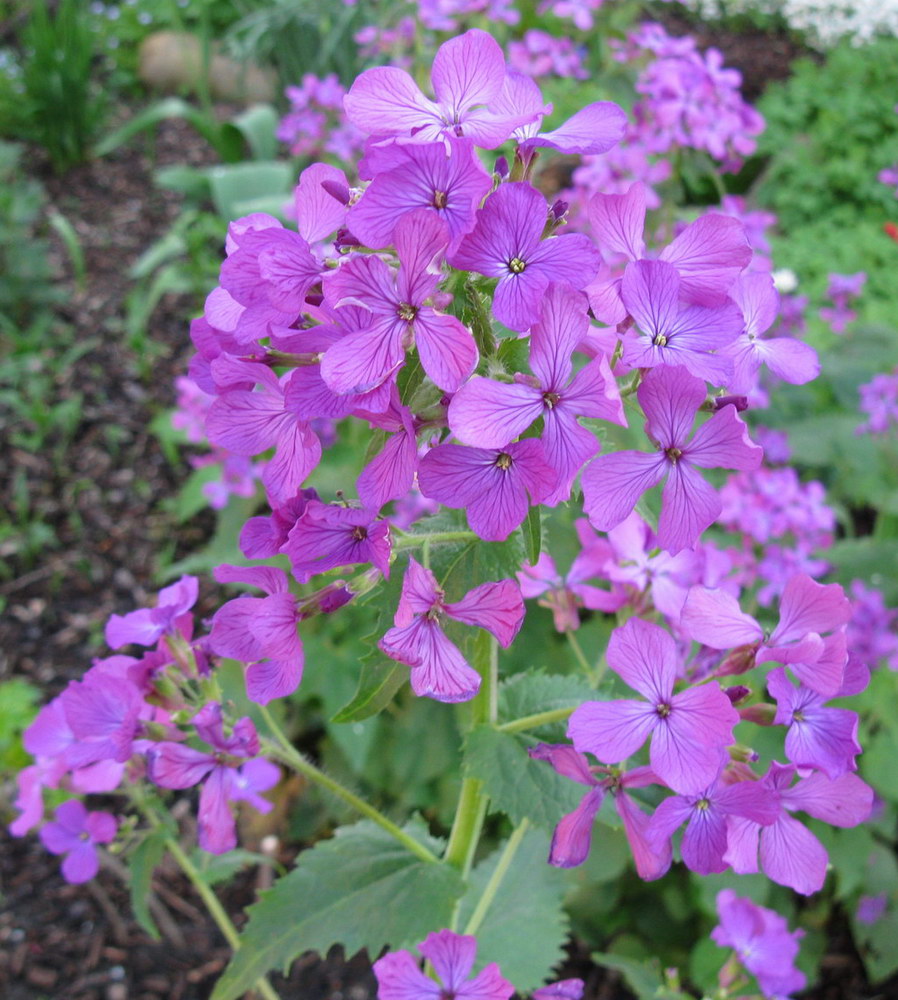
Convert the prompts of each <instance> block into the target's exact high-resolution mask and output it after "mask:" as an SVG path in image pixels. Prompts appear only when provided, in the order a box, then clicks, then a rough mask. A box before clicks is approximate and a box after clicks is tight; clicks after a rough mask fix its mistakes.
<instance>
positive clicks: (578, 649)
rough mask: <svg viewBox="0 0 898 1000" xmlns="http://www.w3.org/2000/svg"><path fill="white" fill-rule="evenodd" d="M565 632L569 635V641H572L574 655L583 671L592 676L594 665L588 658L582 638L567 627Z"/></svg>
mask: <svg viewBox="0 0 898 1000" xmlns="http://www.w3.org/2000/svg"><path fill="white" fill-rule="evenodd" d="M564 634H565V635H566V636H567V641H568V642H569V643H570V645H571V649H572V650H573V651H574V656H575V657H576V658H577V662H578V663H579V664H580V667H581V669H582V670H583V673H584V674H586V676H587V677H589V678H592V667H590V665H589V661H588V660H587V659H586V654H585V653H584V652H583V647H582V646H581V645H580V640H579V639H578V638H577V637H576V636H575V635H574V633H573V630H572V629H565V632H564Z"/></svg>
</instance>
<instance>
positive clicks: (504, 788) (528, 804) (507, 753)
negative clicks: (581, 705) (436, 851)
mask: <svg viewBox="0 0 898 1000" xmlns="http://www.w3.org/2000/svg"><path fill="white" fill-rule="evenodd" d="M535 743H536V740H533V739H529V738H528V737H526V736H522V735H518V734H512V733H501V732H499V731H498V730H496V729H493V728H492V727H491V726H480V727H479V728H477V729H475V730H473V731H472V732H471V733H469V734H468V737H467V739H466V740H465V764H464V767H465V773H466V774H467V775H469V776H470V777H473V778H479V779H480V780H481V781H482V782H483V784H484V787H485V789H486V791H487V793H488V794H489V797H490V801H491V808H493V809H494V810H498V811H500V812H504V813H506V814H507V815H508V816H509V817H511V819H512V821H513V822H515V823H519V822H520V821H521V820H522V819H524V817H525V816H526V817H527V818H528V819H529V820H530V821H531V822H532V823H534V824H535V825H536V826H541V827H545V828H547V829H550V830H551V829H552V828H554V826H555V824H556V823H557V822H558V821H559V820H560V819H561V817H562V816H563V815H564V814H565V813H568V812H570V811H571V810H572V809H575V808H576V807H577V803H578V802H579V801H580V799H581V798H583V795H584V794H585V793H586V788H585V787H584V786H582V785H577V784H575V783H574V782H573V781H570V780H569V779H568V778H562V777H561V775H560V774H557V773H556V771H555V770H554V769H553V768H552V767H550V766H549V765H548V764H547V763H546V762H545V761H541V760H531V759H530V757H529V756H528V755H527V747H528V746H534V745H535Z"/></svg>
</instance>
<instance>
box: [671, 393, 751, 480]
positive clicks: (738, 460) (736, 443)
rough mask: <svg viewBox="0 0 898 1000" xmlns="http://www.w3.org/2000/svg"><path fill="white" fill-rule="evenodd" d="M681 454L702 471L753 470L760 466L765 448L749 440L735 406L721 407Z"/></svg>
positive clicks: (746, 428) (745, 427) (744, 425)
mask: <svg viewBox="0 0 898 1000" xmlns="http://www.w3.org/2000/svg"><path fill="white" fill-rule="evenodd" d="M683 454H684V455H685V456H686V457H687V458H688V459H689V462H690V463H691V464H692V465H697V466H699V467H700V468H702V469H741V470H743V471H753V470H754V469H757V468H758V467H759V466H760V464H761V461H762V459H763V458H764V449H763V448H761V447H760V446H759V445H756V444H755V443H754V442H753V441H752V440H751V439H750V438H749V436H748V427H747V426H746V424H745V422H744V421H743V420H742V419H741V418H740V417H739V415H738V413H737V412H736V407H735V406H724V407H723V409H720V410H718V411H717V412H716V413H715V414H714V416H712V417H711V419H710V420H707V421H706V422H705V423H703V424H702V425H701V427H699V429H698V430H697V431H696V432H695V434H694V436H693V438H692V440H691V441H690V442H689V444H688V445H686V446H685V447H684V448H683Z"/></svg>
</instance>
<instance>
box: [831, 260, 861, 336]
mask: <svg viewBox="0 0 898 1000" xmlns="http://www.w3.org/2000/svg"><path fill="white" fill-rule="evenodd" d="M866 282H867V275H866V274H865V273H864V272H863V271H858V272H857V274H831V275H830V276H829V284H828V285H827V288H826V295H827V298H828V299H830V301H831V302H832V308H830V307H829V306H824V307H823V308H822V309H821V310H820V318H821V319H822V320H823V321H824V322H825V323H828V324H829V328H830V329H831V330H832V332H833V333H838V334H842V333H844V332H845V328H846V327H847V326H848V324H849V323H851V322H853V321H854V320H855V319H857V313H856V312H854V310H853V309H851V308H850V305H851V302H852V300H853V299H856V298H857V297H858V296H859V295H860V294H861V291H862V289H863V287H864V285H865V284H866Z"/></svg>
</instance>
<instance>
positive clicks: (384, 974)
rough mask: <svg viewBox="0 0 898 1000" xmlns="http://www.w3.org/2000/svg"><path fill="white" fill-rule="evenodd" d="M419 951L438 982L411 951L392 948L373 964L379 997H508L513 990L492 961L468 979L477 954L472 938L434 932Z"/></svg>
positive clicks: (404, 999) (491, 999)
mask: <svg viewBox="0 0 898 1000" xmlns="http://www.w3.org/2000/svg"><path fill="white" fill-rule="evenodd" d="M418 951H420V952H421V954H422V955H423V956H424V957H425V958H426V959H427V961H428V962H430V964H431V965H432V966H433V969H434V972H436V974H437V976H438V977H439V982H435V981H434V980H433V979H431V978H430V977H429V976H425V975H424V973H423V972H422V971H421V969H420V968H419V966H418V962H417V961H416V960H415V958H414V956H413V955H412V954H411V952H408V951H391V952H388V953H387V954H386V955H384V956H383V958H379V959H378V960H377V961H376V962H375V963H374V975H375V976H376V977H377V995H378V997H379V1000H449V998H452V1000H509V997H510V996H511V995H512V994H513V993H514V986H512V984H511V983H510V982H508V980H506V979H503V978H502V975H501V973H500V972H499V966H498V965H496V963H495V962H490V964H489V965H487V966H486V967H485V968H483V969H482V970H481V971H480V972H479V973H478V974H477V975H476V976H475V977H474V978H473V979H471V978H470V975H471V970H472V969H473V967H474V959H475V957H476V956H477V939H476V938H475V937H472V936H470V935H464V934H455V933H453V932H452V931H449V930H444V931H435V932H434V933H432V934H428V935H427V937H426V938H425V940H424V941H422V942H421V944H419V945H418ZM441 984H442V985H441Z"/></svg>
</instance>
